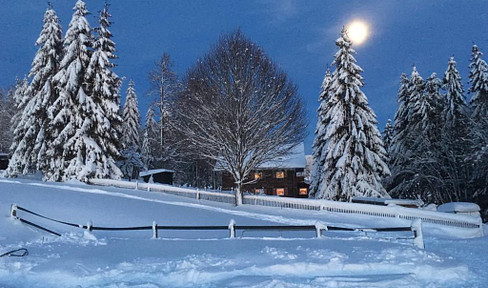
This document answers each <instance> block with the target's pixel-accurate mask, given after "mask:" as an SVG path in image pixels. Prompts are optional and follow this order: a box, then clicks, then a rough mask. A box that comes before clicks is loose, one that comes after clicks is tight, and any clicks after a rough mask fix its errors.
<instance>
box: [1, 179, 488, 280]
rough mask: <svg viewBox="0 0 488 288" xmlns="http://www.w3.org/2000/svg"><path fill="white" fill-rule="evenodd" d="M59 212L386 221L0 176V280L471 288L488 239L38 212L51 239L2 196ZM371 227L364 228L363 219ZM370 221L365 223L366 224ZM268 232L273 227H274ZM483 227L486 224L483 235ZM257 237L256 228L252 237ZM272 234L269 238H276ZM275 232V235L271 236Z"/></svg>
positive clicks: (265, 221)
mask: <svg viewBox="0 0 488 288" xmlns="http://www.w3.org/2000/svg"><path fill="white" fill-rule="evenodd" d="M12 203H16V204H18V205H20V206H22V207H25V208H27V209H30V210H33V211H35V212H38V213H41V214H44V215H47V216H50V217H54V218H58V219H61V220H65V221H69V222H74V223H78V224H82V225H84V224H86V223H87V222H88V221H89V220H91V221H92V222H93V224H94V225H96V226H109V227H121V226H147V225H151V224H152V221H157V223H158V225H228V223H229V222H230V220H231V219H234V220H235V221H236V223H237V224H241V225H276V224H277V223H280V224H294V225H303V224H314V223H315V222H316V221H317V220H320V221H322V222H324V223H341V224H342V225H349V226H351V227H358V226H362V227H371V226H377V225H382V226H395V223H388V222H387V220H385V219H378V218H376V217H359V216H345V215H327V216H324V215H323V213H321V214H319V213H316V212H314V211H295V210H288V209H276V208H268V207H248V206H244V207H238V208H235V207H233V206H231V205H227V204H219V203H212V202H206V201H201V202H198V201H197V200H194V199H188V198H183V197H177V196H172V195H166V194H162V193H157V192H146V191H135V190H125V189H116V188H109V187H96V186H88V185H85V184H78V183H62V184H59V183H57V184H52V183H44V182H38V181H35V180H17V179H15V180H13V181H12V180H11V179H0V231H1V232H0V254H2V253H4V252H6V251H9V250H12V249H16V248H21V247H24V248H27V249H28V250H29V255H28V256H26V257H23V258H14V257H2V258H0V287H358V286H359V287H426V286H429V287H481V286H483V283H488V276H487V275H486V273H484V269H483V267H486V265H487V264H488V255H487V253H486V251H485V247H487V244H488V238H487V237H482V238H473V239H456V238H453V237H450V236H449V235H450V234H445V235H446V236H445V237H439V236H434V235H439V234H438V233H434V234H432V233H429V231H424V232H425V234H426V238H425V242H426V249H425V250H419V249H417V248H415V246H414V245H413V244H412V240H411V239H397V238H398V237H400V238H407V237H411V235H410V234H409V233H403V234H398V235H390V234H386V233H383V234H374V233H371V234H368V235H364V234H361V233H353V234H351V233H338V232H327V233H325V236H324V237H323V238H322V239H315V238H313V237H314V234H313V233H309V232H302V233H297V234H286V233H283V234H281V235H280V234H279V233H278V232H270V233H269V234H266V235H262V234H259V233H257V232H254V234H253V233H247V232H246V233H247V234H244V235H242V234H241V233H238V235H237V239H229V238H228V232H227V231H213V232H198V231H196V232H168V231H160V234H159V238H158V239H151V236H152V232H151V231H128V232H106V231H95V232H93V233H92V234H90V235H85V233H84V231H83V230H81V229H76V228H72V227H68V226H63V225H58V224H54V223H49V222H47V221H43V220H38V219H36V218H34V217H32V216H29V215H27V214H21V213H22V212H19V215H20V216H21V217H25V218H26V219H30V220H32V221H37V222H36V223H42V224H44V225H45V226H46V227H49V228H50V229H52V230H54V231H56V232H60V233H62V237H56V236H53V235H49V234H47V233H45V232H42V231H39V230H36V229H34V228H31V227H28V226H26V225H25V224H21V223H19V222H18V221H15V220H13V219H11V218H10V217H9V209H10V204H12ZM373 224H374V225H373ZM368 225H369V226H368ZM277 233H278V234H277ZM485 235H486V233H485ZM258 236H265V237H264V238H263V237H258ZM277 236H278V237H277ZM279 236H282V237H279Z"/></svg>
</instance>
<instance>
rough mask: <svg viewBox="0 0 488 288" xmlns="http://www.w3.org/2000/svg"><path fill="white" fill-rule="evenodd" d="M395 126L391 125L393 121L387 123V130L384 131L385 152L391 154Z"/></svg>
mask: <svg viewBox="0 0 488 288" xmlns="http://www.w3.org/2000/svg"><path fill="white" fill-rule="evenodd" d="M393 134H394V130H393V125H392V124H391V119H388V120H387V121H386V125H385V129H383V144H384V145H385V150H386V152H387V154H389V151H390V146H391V143H392V141H393Z"/></svg>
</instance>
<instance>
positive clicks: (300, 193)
mask: <svg viewBox="0 0 488 288" xmlns="http://www.w3.org/2000/svg"><path fill="white" fill-rule="evenodd" d="M307 193H308V189H307V188H300V189H299V190H298V195H307Z"/></svg>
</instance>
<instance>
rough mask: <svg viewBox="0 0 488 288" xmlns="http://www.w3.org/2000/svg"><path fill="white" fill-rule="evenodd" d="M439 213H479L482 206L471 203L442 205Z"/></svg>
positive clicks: (438, 209) (438, 208)
mask: <svg viewBox="0 0 488 288" xmlns="http://www.w3.org/2000/svg"><path fill="white" fill-rule="evenodd" d="M437 211H439V212H447V213H454V212H479V211H480V206H478V204H476V203H470V202H450V203H446V204H442V205H440V206H439V207H437Z"/></svg>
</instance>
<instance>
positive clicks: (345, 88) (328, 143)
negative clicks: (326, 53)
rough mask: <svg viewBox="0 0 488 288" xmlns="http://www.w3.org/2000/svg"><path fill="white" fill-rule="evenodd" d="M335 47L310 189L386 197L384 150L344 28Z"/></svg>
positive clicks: (330, 194) (342, 196)
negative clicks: (318, 161)
mask: <svg viewBox="0 0 488 288" xmlns="http://www.w3.org/2000/svg"><path fill="white" fill-rule="evenodd" d="M336 45H337V47H338V48H339V50H338V51H337V53H336V54H335V60H334V62H333V65H335V66H336V70H335V71H334V73H333V74H332V82H331V85H330V89H329V93H328V101H327V102H326V107H325V111H326V113H325V117H324V118H325V119H324V120H325V121H324V122H325V123H328V125H327V127H326V128H325V129H326V132H325V134H324V140H325V146H324V149H323V153H324V154H325V163H324V175H323V180H322V181H323V183H321V184H320V185H319V187H320V189H319V190H318V191H317V193H316V194H315V195H314V196H315V198H325V199H332V200H339V201H350V200H351V198H352V197H354V196H367V197H389V196H388V194H387V193H386V191H385V189H384V188H383V186H382V184H381V178H382V177H385V176H387V175H389V174H390V170H389V169H388V167H387V165H386V163H385V162H386V151H385V148H384V146H383V140H382V139H381V134H380V132H379V130H378V128H377V126H376V124H377V121H376V115H375V114H374V112H373V110H371V108H370V107H369V106H368V100H367V98H366V96H365V95H364V93H363V92H362V91H361V87H362V86H363V78H362V76H361V75H360V74H361V73H362V72H363V70H362V69H361V68H360V67H359V66H358V65H357V64H356V59H354V57H353V54H354V53H355V51H354V50H353V49H352V48H351V41H350V40H349V37H348V36H347V32H346V30H345V29H343V30H342V32H341V35H340V37H339V39H337V40H336Z"/></svg>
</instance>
